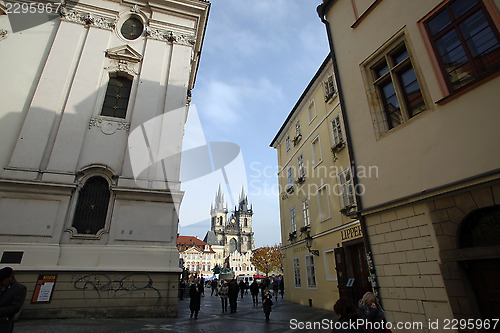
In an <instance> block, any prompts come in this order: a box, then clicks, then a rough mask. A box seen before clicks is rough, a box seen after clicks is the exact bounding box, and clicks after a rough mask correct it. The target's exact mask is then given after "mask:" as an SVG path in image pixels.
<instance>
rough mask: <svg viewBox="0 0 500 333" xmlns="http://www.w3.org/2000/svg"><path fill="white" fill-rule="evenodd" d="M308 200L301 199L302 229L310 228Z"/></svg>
mask: <svg viewBox="0 0 500 333" xmlns="http://www.w3.org/2000/svg"><path fill="white" fill-rule="evenodd" d="M309 206H310V204H309V198H308V197H305V198H304V199H302V218H303V220H304V227H309V226H311V212H310V210H309Z"/></svg>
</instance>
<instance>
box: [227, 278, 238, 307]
mask: <svg viewBox="0 0 500 333" xmlns="http://www.w3.org/2000/svg"><path fill="white" fill-rule="evenodd" d="M239 290H240V288H239V287H238V283H237V282H236V280H235V279H232V280H231V282H229V308H230V309H231V313H233V312H236V309H237V307H238V291H239Z"/></svg>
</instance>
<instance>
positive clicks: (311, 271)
mask: <svg viewBox="0 0 500 333" xmlns="http://www.w3.org/2000/svg"><path fill="white" fill-rule="evenodd" d="M308 259H309V262H308ZM305 266H306V283H307V289H318V279H317V278H316V262H315V260H314V255H312V254H306V255H305ZM311 279H312V281H310V280H311ZM310 282H314V285H313V284H312V283H311V284H310Z"/></svg>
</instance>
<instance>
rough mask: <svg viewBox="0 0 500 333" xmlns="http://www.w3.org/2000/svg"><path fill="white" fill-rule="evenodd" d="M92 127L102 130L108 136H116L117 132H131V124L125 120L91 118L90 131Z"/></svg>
mask: <svg viewBox="0 0 500 333" xmlns="http://www.w3.org/2000/svg"><path fill="white" fill-rule="evenodd" d="M92 127H98V128H100V129H101V131H102V132H103V133H104V134H106V135H111V134H114V133H115V132H116V131H130V123H128V122H126V121H123V120H108V119H102V118H90V121H89V129H91V128H92Z"/></svg>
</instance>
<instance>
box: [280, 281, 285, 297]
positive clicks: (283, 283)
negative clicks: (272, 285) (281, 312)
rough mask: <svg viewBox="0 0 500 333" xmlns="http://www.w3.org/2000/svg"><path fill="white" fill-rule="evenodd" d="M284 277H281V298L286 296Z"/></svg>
mask: <svg viewBox="0 0 500 333" xmlns="http://www.w3.org/2000/svg"><path fill="white" fill-rule="evenodd" d="M283 279H284V278H283V276H282V277H281V280H280V294H281V298H283V295H284V294H285V281H284V280H283Z"/></svg>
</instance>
